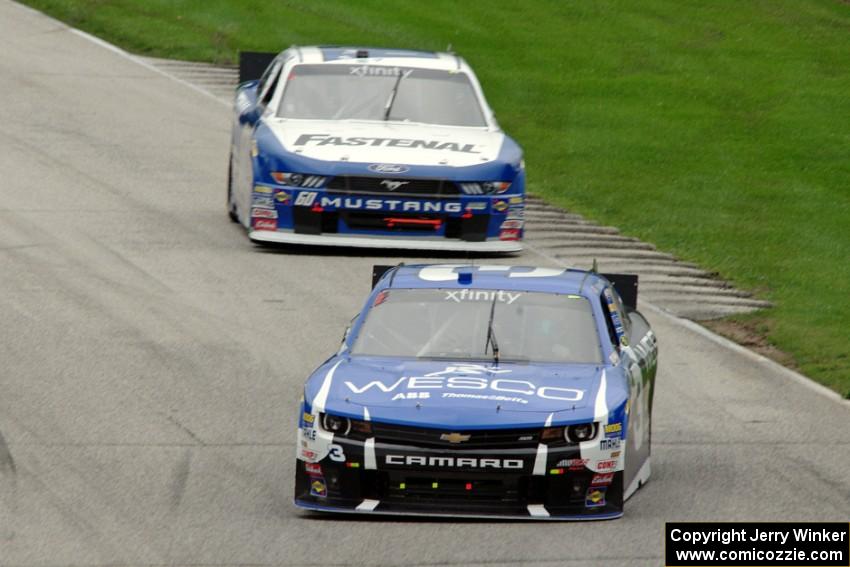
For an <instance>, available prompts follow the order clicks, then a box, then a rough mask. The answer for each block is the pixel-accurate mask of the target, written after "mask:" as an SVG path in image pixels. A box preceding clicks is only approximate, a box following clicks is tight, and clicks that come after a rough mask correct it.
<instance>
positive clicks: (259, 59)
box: [239, 51, 278, 84]
mask: <svg viewBox="0 0 850 567" xmlns="http://www.w3.org/2000/svg"><path fill="white" fill-rule="evenodd" d="M277 56H278V54H277V53H266V52H264V51H240V52H239V84H242V83H244V82H245V81H256V80H257V79H259V78H260V77H262V76H263V73H265V71H266V69H267V68H268V66H269V65H271V63H272V61H274V58H275V57H277Z"/></svg>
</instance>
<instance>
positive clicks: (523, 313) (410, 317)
mask: <svg viewBox="0 0 850 567" xmlns="http://www.w3.org/2000/svg"><path fill="white" fill-rule="evenodd" d="M491 313H492V326H491V325H490V323H491ZM493 334H494V335H495V336H496V337H498V350H499V359H500V360H501V361H521V362H561V363H588V364H600V363H601V356H602V355H601V347H600V344H599V338H598V334H597V332H596V324H595V322H594V319H593V313H592V311H591V306H590V302H589V301H587V299H585V298H584V297H581V296H578V295H563V294H554V293H537V292H524V291H509V290H483V289H391V290H385V291H382V292H380V293H379V294H378V295H377V296H375V300H374V301H373V304H372V306H371V308H370V309H369V312H368V314H367V316H366V321H365V322H364V324H363V326H362V327H361V329H360V331H359V333H358V335H357V340H356V342H355V343H354V345H353V347H352V349H351V354H355V355H357V354H360V355H372V356H400V357H405V358H437V359H442V358H445V359H462V360H484V361H492V360H493V348H492V347H493V343H492V335H493Z"/></svg>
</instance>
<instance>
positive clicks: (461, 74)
mask: <svg viewBox="0 0 850 567" xmlns="http://www.w3.org/2000/svg"><path fill="white" fill-rule="evenodd" d="M254 55H255V56H256V55H258V54H254ZM243 68H244V69H243V70H244V72H240V77H241V79H240V80H243V82H241V84H240V85H239V87H238V89H237V91H236V99H235V104H234V114H233V130H232V137H231V157H230V169H229V178H228V188H227V207H228V212H229V214H230V216H231V218H232V219H233V220H234V221H236V222H239V223H241V224H242V225H243V226H244V227H245V228H246V230H247V231H248V236H249V237H250V238H251V239H252V240H254V241H257V242H280V243H290V244H314V245H337V246H358V247H370V248H405V249H420V250H456V251H473V252H513V251H518V250H520V249H521V245H520V241H521V239H522V236H523V222H524V219H523V210H524V209H523V206H524V198H525V165H524V163H523V159H522V151H521V150H520V148H519V146H518V145H517V144H516V142H514V141H513V140H512V139H511V138H509V137H508V136H506V135H505V134H504V133H503V132H502V131H501V129H500V128H499V125H498V124H497V123H496V120H495V118H494V116H493V111H492V110H491V109H490V107H489V106H488V105H487V102H486V100H485V99H484V94H483V92H482V91H481V86H480V85H479V83H478V80H477V79H476V77H475V74H474V73H473V72H472V69H470V67H469V66H468V65H467V64H466V62H464V61H463V59H461V58H459V57H458V56H456V55H454V54H449V53H431V52H423V51H404V50H389V49H362V48H340V47H291V48H289V49H287V50H286V51H284V52H282V53H280V54H278V55H276V56H274V57H273V58H272V59H271V61H270V63H269V64H268V66H267V67H266V68H265V71H264V72H263V74H262V76H261V77H260V78H259V79H258V80H247V79H250V78H251V73H250V72H249V71H248V70H249V69H250V65H247V64H246V65H243Z"/></svg>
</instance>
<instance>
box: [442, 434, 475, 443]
mask: <svg viewBox="0 0 850 567" xmlns="http://www.w3.org/2000/svg"><path fill="white" fill-rule="evenodd" d="M470 437H471V435H464V434H462V433H443V434H442V435H440V440H442V441H448V442H449V443H463V442H464V441H469V438H470Z"/></svg>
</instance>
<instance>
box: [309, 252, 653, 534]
mask: <svg viewBox="0 0 850 567" xmlns="http://www.w3.org/2000/svg"><path fill="white" fill-rule="evenodd" d="M608 278H610V279H611V280H613V281H614V284H612V283H611V280H609V279H608ZM374 280H376V282H375V285H374V288H373V290H372V293H371V294H370V296H369V299H368V300H367V302H366V305H365V307H364V308H363V310H362V312H361V313H360V314H359V315H358V316H357V317H356V319H355V321H354V322H353V325H352V326H351V328H350V330H349V332H347V333H346V336H345V339H344V340H343V344H342V347H341V348H340V350H339V352H338V353H337V354H335V355H334V356H332V357H331V358H330V359H328V360H327V361H326V362H325V363H324V364H322V365H321V366H320V367H319V368H318V369H317V370H316V371H315V372H314V374H313V375H312V376H311V377H310V378H309V379H308V380H307V383H306V385H305V387H304V398H303V401H302V405H301V411H300V417H299V424H298V441H297V466H296V474H295V503H296V505H298V506H300V507H303V508H308V509H313V510H323V511H336V512H369V513H387V514H424V515H446V516H486V517H492V516H497V517H516V518H533V519H607V518H616V517H619V516H621V515H622V513H623V502H624V501H625V500H626V499H627V498H628V497H629V496H630V495H631V494H632V493H633V492H634V491H635V490H637V488H639V487H640V485H641V484H642V483H644V482H646V481H647V480H648V478H649V474H650V440H651V434H650V431H651V413H652V394H653V389H654V382H655V373H656V360H657V348H656V340H655V335H654V334H653V332H652V330H651V329H650V327H649V324H648V323H647V321H646V319H644V317H643V316H642V315H640V313H638V312H637V311H635V310H634V306H635V304H636V301H637V278H636V277H634V276H613V275H612V276H608V277H606V276H602V275H599V274H597V273H595V272H586V271H581V270H565V269H552V268H524V267H509V266H458V265H420V266H398V267H392V268H390V269H388V270H387V271H386V272H385V273H383V274H378V275H377V276H376V277H374ZM617 288H619V289H620V291H619V292H618V291H617Z"/></svg>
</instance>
